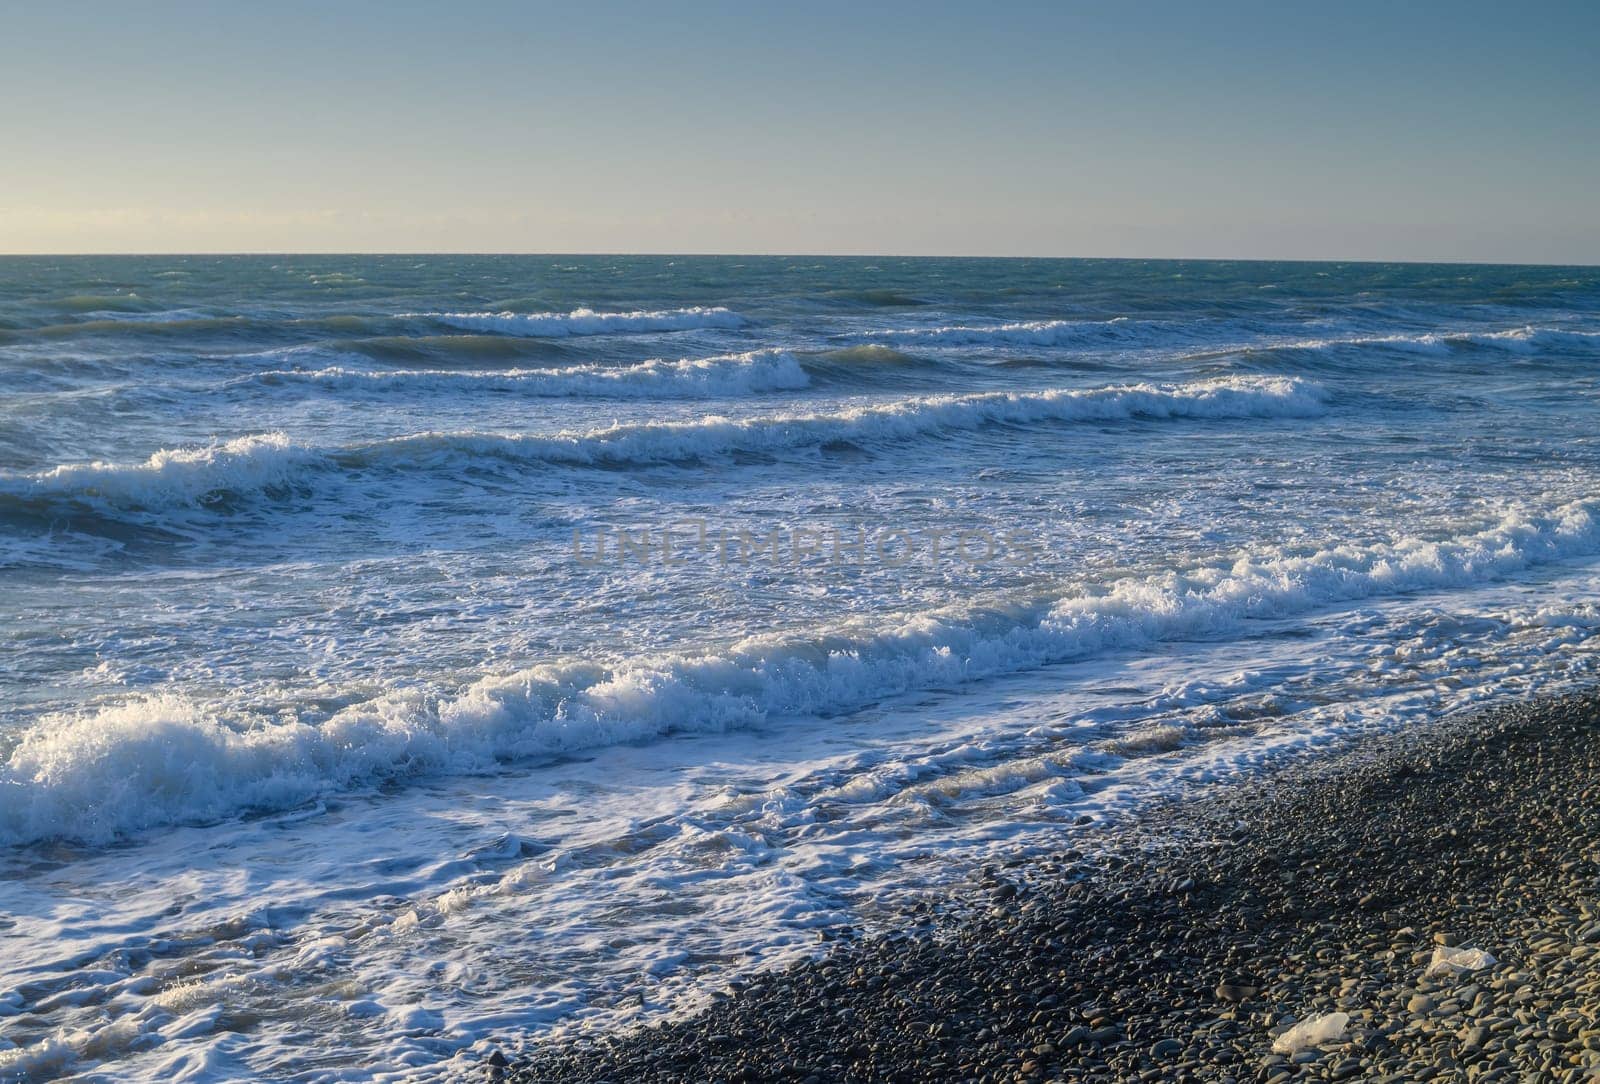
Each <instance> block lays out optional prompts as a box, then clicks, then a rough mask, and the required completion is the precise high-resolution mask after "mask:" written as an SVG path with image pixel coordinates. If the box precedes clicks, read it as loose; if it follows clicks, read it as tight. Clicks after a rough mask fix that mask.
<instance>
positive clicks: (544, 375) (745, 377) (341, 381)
mask: <svg viewBox="0 0 1600 1084" xmlns="http://www.w3.org/2000/svg"><path fill="white" fill-rule="evenodd" d="M808 384H810V378H809V377H808V376H807V375H806V372H805V370H804V369H803V368H801V365H800V362H799V360H798V359H797V358H796V357H795V356H794V355H793V354H791V353H789V352H788V351H784V350H758V351H752V352H750V353H746V354H725V355H721V356H718V357H710V358H685V359H683V360H680V361H667V360H659V359H658V360H652V361H646V362H641V363H639V364H637V365H626V366H604V365H574V366H569V367H566V368H560V369H391V370H383V371H376V372H374V371H371V370H366V369H352V368H345V367H342V366H330V367H328V368H323V369H273V370H269V371H266V372H260V373H252V374H251V375H249V376H247V377H243V378H240V379H239V380H236V381H233V382H232V385H233V386H239V385H256V386H261V385H264V386H267V387H281V386H307V387H313V388H320V389H326V390H330V391H345V392H356V393H362V392H375V393H381V392H406V393H419V392H421V393H426V392H456V391H472V392H477V391H499V392H514V393H517V394H520V395H532V396H551V397H555V396H602V397H609V398H626V399H704V398H718V397H724V396H739V395H750V394H755V393H760V392H768V391H794V390H798V389H800V388H804V387H806V386H807V385H808Z"/></svg>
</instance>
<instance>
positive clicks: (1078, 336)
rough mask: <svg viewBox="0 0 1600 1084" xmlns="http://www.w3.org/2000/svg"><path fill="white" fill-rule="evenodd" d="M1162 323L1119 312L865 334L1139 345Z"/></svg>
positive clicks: (998, 342) (918, 339)
mask: <svg viewBox="0 0 1600 1084" xmlns="http://www.w3.org/2000/svg"><path fill="white" fill-rule="evenodd" d="M1165 327H1166V325H1159V324H1153V323H1151V322H1150V321H1143V320H1129V319H1128V318H1127V317H1125V316H1119V317H1116V318H1115V319H1112V320H1031V321H1026V322H1022V323H1013V324H995V325H992V326H984V325H971V326H969V325H966V324H957V325H954V326H951V327H925V328H905V329H901V330H890V331H870V332H868V333H867V334H868V335H870V336H871V337H873V338H877V339H889V340H892V341H895V342H901V343H923V344H938V345H943V346H1079V345H1097V344H1112V345H1129V346H1138V345H1143V344H1145V343H1149V342H1152V341H1154V340H1155V339H1156V338H1158V337H1159V335H1160V333H1161V331H1162V330H1163V329H1164V328H1165Z"/></svg>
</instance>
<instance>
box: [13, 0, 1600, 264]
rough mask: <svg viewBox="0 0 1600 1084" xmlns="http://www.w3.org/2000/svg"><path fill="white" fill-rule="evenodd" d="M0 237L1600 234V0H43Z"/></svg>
mask: <svg viewBox="0 0 1600 1084" xmlns="http://www.w3.org/2000/svg"><path fill="white" fill-rule="evenodd" d="M4 26H5V33H4V34H3V35H0V93H3V95H4V98H3V100H4V102H5V109H4V111H3V112H0V140H3V142H0V146H3V147H4V155H5V158H4V165H5V169H4V173H5V180H4V184H3V185H0V252H7V253H30V252H226V251H275V252H282V251H296V252H349V251H361V252H385V251H387V252H395V251H400V252H418V251H452V252H808V253H841V254H844V253H871V254H880V253H902V254H952V255H961V254H984V255H1055V256H1140V257H1154V256H1174V257H1177V256H1183V257H1226V258H1335V259H1362V258H1367V259H1406V260H1428V259H1450V260H1482V261H1504V262H1551V263H1596V262H1600V198H1597V191H1600V183H1597V182H1600V66H1597V64H1596V49H1597V45H1600V5H1593V4H1580V3H1530V4H1517V5H1511V4H1488V3H1452V4H1445V3H1412V4H1377V3H1366V2H1357V3H1349V4H1317V5H1312V4H1309V3H1307V4H1296V3H1219V4H1216V5H1209V4H1192V3H1155V2H1148V3H1126V4H1113V3H1103V4H1070V3H1053V4H1046V3H1009V2H1004V0H998V2H991V3H985V4H981V5H980V4H944V3H932V2H929V3H898V2H896V3H888V2H886V3H876V4H874V3H865V2H861V3H855V4H847V3H834V2H829V0H824V2H817V3H808V4H792V5H781V6H779V5H772V6H763V5H757V4H750V3H685V4H683V5H680V6H677V7H672V6H669V5H660V4H607V3H595V4H584V5H581V6H579V5H572V6H568V5H554V4H514V3H491V2H483V3H472V2H465V3H453V4H448V5H446V4H437V5H426V4H408V3H399V2H397V3H385V4H378V3H357V2H346V3H333V4H315V3H301V2H285V3H261V4H249V5H244V4H237V5H228V6H222V5H216V6H210V5H200V4H179V3H152V4H148V5H137V6H136V5H110V4H98V3H70V2H66V3H59V4H50V5H46V4H43V3H36V4H31V5H26V6H20V5H19V6H17V7H16V8H15V9H14V10H11V11H9V12H8V13H7V14H6V16H5V18H4Z"/></svg>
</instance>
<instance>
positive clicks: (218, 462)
mask: <svg viewBox="0 0 1600 1084" xmlns="http://www.w3.org/2000/svg"><path fill="white" fill-rule="evenodd" d="M316 462H318V456H317V455H316V453H315V452H313V451H310V450H307V449H305V448H301V447H297V446H296V445H294V444H293V443H291V442H290V440H289V438H288V437H286V436H284V435H283V434H282V433H266V434H262V435H259V436H247V437H238V438H236V439H234V440H228V441H222V442H218V443H213V444H208V445H205V446H203V447H198V448H178V449H163V450H162V451H159V452H156V453H155V454H154V455H152V456H151V457H150V458H149V459H146V460H144V461H143V462H141V463H105V462H100V461H95V462H92V463H74V464H68V465H63V466H59V467H54V468H52V469H50V470H47V471H40V472H38V473H34V474H16V473H4V472H0V495H5V496H10V497H12V498H20V499H23V500H30V499H32V500H49V499H53V498H59V497H75V498H80V499H87V500H90V501H95V502H103V503H106V504H110V505H115V506H118V507H128V508H173V507H182V506H185V505H195V504H201V503H203V502H205V501H206V500H207V499H208V498H210V497H214V496H217V495H219V494H223V493H254V492H259V491H262V490H266V489H271V488H273V487H274V486H281V485H287V484H289V483H290V482H291V481H292V480H293V479H294V478H295V477H296V476H297V475H299V474H300V473H301V472H303V471H304V470H305V469H306V468H307V467H308V466H311V465H313V464H315V463H316Z"/></svg>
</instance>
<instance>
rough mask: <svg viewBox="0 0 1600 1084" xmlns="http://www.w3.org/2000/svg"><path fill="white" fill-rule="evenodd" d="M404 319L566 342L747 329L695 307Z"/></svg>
mask: <svg viewBox="0 0 1600 1084" xmlns="http://www.w3.org/2000/svg"><path fill="white" fill-rule="evenodd" d="M401 316H402V318H421V319H427V320H433V321H435V322H437V323H440V324H444V325H445V326H447V327H455V328H461V329H463V330H466V331H495V332H499V333H501V334H503V335H525V336H529V337H531V338H551V339H562V338H566V337H567V336H570V335H618V334H630V333H631V334H637V333H639V332H651V331H692V330H702V329H733V328H740V327H743V326H744V324H745V320H744V317H742V316H740V315H739V314H738V313H736V312H734V311H732V310H731V309H725V308H722V307H721V306H715V307H706V306H703V305H695V306H693V307H691V308H686V309H664V310H661V311H656V312H647V311H643V310H639V311H635V312H596V311H595V310H593V309H573V310H572V311H571V312H566V313H560V312H545V313H516V312H413V313H402V314H401Z"/></svg>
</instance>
